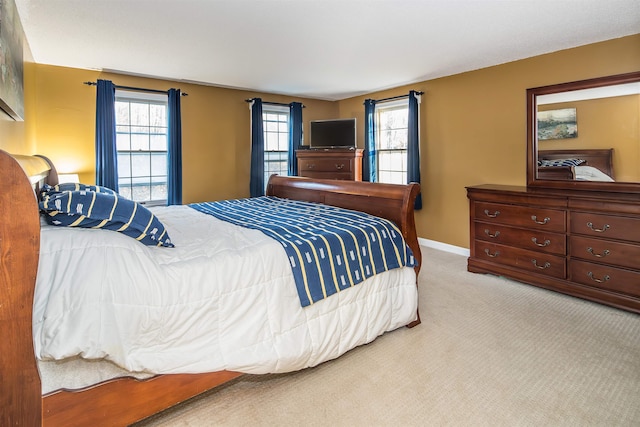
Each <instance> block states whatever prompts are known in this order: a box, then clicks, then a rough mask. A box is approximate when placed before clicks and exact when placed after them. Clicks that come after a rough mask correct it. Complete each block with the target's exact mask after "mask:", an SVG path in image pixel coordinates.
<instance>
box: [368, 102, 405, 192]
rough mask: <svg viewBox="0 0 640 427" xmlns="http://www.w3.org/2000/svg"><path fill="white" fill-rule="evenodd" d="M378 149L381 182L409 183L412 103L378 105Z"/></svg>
mask: <svg viewBox="0 0 640 427" xmlns="http://www.w3.org/2000/svg"><path fill="white" fill-rule="evenodd" d="M376 124H377V129H376V151H377V153H378V162H377V163H378V171H377V176H378V181H379V182H384V183H389V184H406V183H407V140H408V137H409V133H408V124H409V104H408V102H407V100H401V101H392V102H385V103H381V104H378V105H376Z"/></svg>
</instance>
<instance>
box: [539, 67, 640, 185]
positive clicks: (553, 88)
mask: <svg viewBox="0 0 640 427" xmlns="http://www.w3.org/2000/svg"><path fill="white" fill-rule="evenodd" d="M638 81H640V71H635V72H632V73H626V74H617V75H613V76H606V77H598V78H594V79H588V80H580V81H575V82H568V83H560V84H555V85H550V86H541V87H537V88H530V89H527V187H533V188H547V189H557V190H585V191H605V192H617V193H640V182H639V183H635V182H590V181H563V180H557V181H554V180H545V179H538V178H537V171H538V135H537V134H538V129H537V117H536V116H537V103H536V97H537V96H539V95H549V94H553V93H558V92H569V91H574V90H580V89H590V88H595V87H601V86H610V85H616V84H623V83H634V82H638ZM614 155H615V153H614Z"/></svg>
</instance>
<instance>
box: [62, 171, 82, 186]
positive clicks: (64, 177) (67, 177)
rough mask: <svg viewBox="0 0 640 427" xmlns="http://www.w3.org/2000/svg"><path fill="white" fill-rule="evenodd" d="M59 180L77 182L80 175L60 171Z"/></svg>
mask: <svg viewBox="0 0 640 427" xmlns="http://www.w3.org/2000/svg"><path fill="white" fill-rule="evenodd" d="M58 182H59V183H60V184H62V183H64V182H72V183H76V184H77V183H79V182H80V177H79V176H78V174H77V173H59V174H58Z"/></svg>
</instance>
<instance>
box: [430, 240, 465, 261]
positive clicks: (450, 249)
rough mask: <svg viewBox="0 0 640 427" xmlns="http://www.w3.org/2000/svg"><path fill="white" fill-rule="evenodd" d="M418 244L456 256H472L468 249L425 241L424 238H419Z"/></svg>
mask: <svg viewBox="0 0 640 427" xmlns="http://www.w3.org/2000/svg"><path fill="white" fill-rule="evenodd" d="M418 243H419V244H420V246H426V247H427V248H433V249H438V250H441V251H445V252H451V253H454V254H458V255H462V256H466V257H468V256H469V255H470V251H469V249H467V248H461V247H460V246H454V245H450V244H448V243H442V242H437V241H435V240H429V239H423V238H422V237H418Z"/></svg>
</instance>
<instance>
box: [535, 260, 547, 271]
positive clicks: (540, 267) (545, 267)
mask: <svg viewBox="0 0 640 427" xmlns="http://www.w3.org/2000/svg"><path fill="white" fill-rule="evenodd" d="M531 262H532V263H533V266H534V267H535V268H539V269H540V270H546V269H547V268H549V267H551V263H550V262H549V261H547V262H545V263H544V265H538V261H537V260H535V259H532V260H531Z"/></svg>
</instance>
